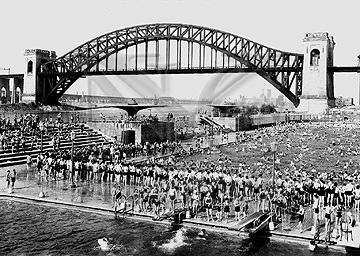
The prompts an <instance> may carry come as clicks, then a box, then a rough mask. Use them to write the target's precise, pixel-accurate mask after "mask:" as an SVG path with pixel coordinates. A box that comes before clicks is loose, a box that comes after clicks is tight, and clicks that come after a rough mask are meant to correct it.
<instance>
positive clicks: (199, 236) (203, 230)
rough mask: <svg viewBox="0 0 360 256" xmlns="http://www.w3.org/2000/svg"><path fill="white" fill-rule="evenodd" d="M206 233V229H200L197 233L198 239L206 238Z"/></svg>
mask: <svg viewBox="0 0 360 256" xmlns="http://www.w3.org/2000/svg"><path fill="white" fill-rule="evenodd" d="M207 236H208V235H207V234H206V230H205V229H202V230H201V231H200V232H199V234H198V239H203V240H206V238H207Z"/></svg>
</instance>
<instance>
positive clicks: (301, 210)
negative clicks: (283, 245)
mask: <svg viewBox="0 0 360 256" xmlns="http://www.w3.org/2000/svg"><path fill="white" fill-rule="evenodd" d="M297 214H298V215H299V225H298V226H299V229H300V233H302V232H303V222H304V216H305V210H304V206H303V205H302V204H300V208H299V211H298V212H297Z"/></svg>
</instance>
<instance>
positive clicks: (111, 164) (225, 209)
mask: <svg viewBox="0 0 360 256" xmlns="http://www.w3.org/2000/svg"><path fill="white" fill-rule="evenodd" d="M37 124H38V120H37V119H36V116H31V115H30V116H27V117H24V116H22V117H19V118H18V120H17V121H16V122H14V124H11V122H9V121H8V120H6V119H5V121H4V120H3V119H1V122H0V128H1V129H2V134H3V135H2V136H1V137H0V142H1V143H0V144H1V146H2V147H4V146H3V145H4V143H3V141H4V136H5V137H6V136H9V134H12V132H15V135H16V133H19V132H21V133H23V134H24V136H25V135H26V136H35V137H36V136H38V135H37V134H38V129H39V128H38V125H37ZM44 126H45V127H46V128H45V129H47V128H48V127H51V126H53V127H58V128H59V129H57V134H58V135H59V136H68V135H69V134H68V133H69V131H70V130H71V126H70V125H67V124H62V123H61V122H58V121H55V122H54V121H51V120H45V121H44ZM21 127H23V128H21ZM66 128H68V130H67V129H66ZM331 129H332V130H334V132H335V133H336V134H337V135H338V136H337V137H332V134H330V132H329V130H331ZM50 130H51V129H49V131H50ZM59 131H61V132H59ZM61 134H62V135H61ZM15 135H14V136H15ZM354 136H356V126H351V125H348V124H344V123H343V124H339V123H336V124H311V123H287V124H279V125H276V126H273V127H267V128H261V129H258V130H256V131H249V132H238V133H236V136H235V141H234V142H232V145H231V146H230V147H232V149H231V150H232V151H235V152H237V153H238V154H239V155H240V156H242V157H241V158H239V159H240V160H239V159H237V160H235V159H233V158H232V157H231V156H229V155H227V154H222V153H220V154H219V155H216V157H215V156H214V154H211V150H210V149H207V150H201V145H205V144H206V143H203V142H204V140H206V139H207V137H201V138H200V137H199V138H197V139H196V140H195V141H196V143H197V144H196V145H195V147H196V148H198V149H199V150H198V151H197V153H194V155H193V156H192V157H189V156H188V155H184V149H183V148H182V145H181V144H180V143H178V142H169V141H167V142H162V143H153V144H150V143H145V144H132V145H124V144H122V143H119V142H115V143H113V144H110V145H92V146H86V147H82V148H76V149H75V151H74V154H73V156H74V157H73V159H74V161H73V162H72V161H71V150H59V149H60V147H58V148H56V147H54V150H53V151H51V152H46V153H43V154H39V155H38V157H37V160H36V169H37V171H38V173H39V174H40V176H41V177H45V178H46V179H47V180H59V179H69V180H70V181H71V182H73V183H78V182H81V181H87V182H107V183H110V184H113V191H112V192H113V197H114V204H115V205H117V207H118V208H122V209H124V208H126V207H129V204H131V209H132V210H134V211H139V212H146V213H151V214H154V216H157V217H159V216H161V215H163V214H166V213H169V212H173V211H174V210H175V209H176V208H181V209H186V211H187V215H188V216H187V217H190V218H200V219H202V220H206V221H218V222H225V223H228V222H230V221H234V220H235V221H240V220H241V219H242V218H244V217H245V216H247V215H248V214H249V213H250V212H252V211H263V212H271V213H274V216H275V217H274V219H275V220H276V221H279V222H280V221H282V220H283V219H284V218H285V215H290V216H292V217H293V218H296V219H297V220H298V221H299V230H300V232H302V231H304V230H305V229H307V228H308V226H307V224H306V220H308V219H310V220H311V223H312V226H313V228H314V229H316V228H317V227H318V226H319V224H320V223H322V222H325V226H326V230H327V231H329V233H330V231H333V230H336V231H337V235H341V234H342V232H341V231H342V229H343V225H342V223H343V221H345V223H350V225H354V220H355V216H354V214H353V212H355V213H356V214H357V215H359V214H360V183H359V180H360V172H359V171H358V170H357V168H358V167H359V166H358V164H357V163H355V161H354V160H353V157H354V156H357V155H359V154H360V145H359V144H358V143H357V142H356V141H355V137H354ZM15 137H16V136H15ZM18 137H20V138H21V136H18ZM294 138H296V140H295V139H294ZM208 139H209V138H208ZM54 140H55V139H54ZM221 140H222V142H226V143H229V142H230V141H229V137H228V136H227V135H226V134H225V136H224V137H222V138H221ZM270 140H276V141H277V142H278V144H281V145H282V147H283V150H282V151H279V152H273V150H271V149H270V148H269V143H268V142H269V141H270ZM319 141H321V143H323V144H324V145H326V147H324V148H322V149H320V148H316V149H313V148H311V145H310V144H309V143H310V142H313V143H314V144H317V142H319ZM5 144H6V143H5ZM20 144H21V143H20ZM54 144H57V143H56V141H54ZM318 144H319V143H318ZM284 148H285V150H284ZM176 153H179V154H178V155H179V156H177V157H175V156H174V155H175V154H176ZM190 153H192V152H190ZM140 156H146V158H143V160H144V161H141V162H140V161H132V160H134V159H136V158H139V157H140ZM251 159H252V160H254V159H255V160H254V162H251V161H252V160H251ZM283 159H286V160H283ZM317 161H326V162H327V163H328V164H329V163H330V165H331V166H333V167H334V168H332V169H327V168H326V167H324V169H322V170H320V169H317V167H316V166H315V165H316V164H314V163H315V162H317ZM28 164H29V165H31V161H30V162H29V163H28ZM339 169H340V171H339ZM127 185H131V187H132V190H131V193H130V194H128V193H127V194H126V193H125V192H124V187H125V186H127ZM309 209H311V211H312V214H311V216H310V215H309V214H308V215H307V214H306V212H308V211H309ZM233 216H234V217H233ZM333 223H335V225H334V224H333Z"/></svg>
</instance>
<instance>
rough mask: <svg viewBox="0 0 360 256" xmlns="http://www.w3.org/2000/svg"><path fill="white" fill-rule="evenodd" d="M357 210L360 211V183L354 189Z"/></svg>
mask: <svg viewBox="0 0 360 256" xmlns="http://www.w3.org/2000/svg"><path fill="white" fill-rule="evenodd" d="M354 196H355V211H360V185H356V188H355V189H354Z"/></svg>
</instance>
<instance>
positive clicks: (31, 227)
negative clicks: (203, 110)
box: [0, 200, 344, 256]
mask: <svg viewBox="0 0 360 256" xmlns="http://www.w3.org/2000/svg"><path fill="white" fill-rule="evenodd" d="M198 232H199V230H195V229H188V230H185V229H181V230H178V231H171V230H169V229H168V228H167V227H165V226H161V225H153V224H151V223H144V222H135V221H132V220H123V221H121V220H115V219H113V218H112V217H110V216H108V217H107V216H103V215H97V214H91V213H85V212H78V211H74V210H67V209H61V208H52V207H45V206H41V205H37V204H26V203H19V202H14V201H9V200H0V255H9V256H11V255H24V256H25V255H144V256H145V255H194V256H195V255H196V256H201V255H206V256H212V255H216V256H219V255H226V256H231V255H237V256H238V255H240V256H241V255H253V256H265V255H273V256H287V255H296V256H301V255H330V256H335V255H344V253H343V252H340V251H329V250H325V249H323V250H320V251H318V252H316V253H311V252H309V251H308V249H307V246H306V245H304V244H296V243H283V242H275V241H273V240H272V241H270V240H261V241H253V240H250V239H244V238H241V237H238V236H234V235H225V234H220V233H211V232H209V234H208V237H207V239H206V240H203V239H199V238H198ZM102 237H108V238H109V240H110V243H111V244H112V245H113V246H114V250H113V251H111V252H104V251H102V250H101V249H100V248H98V242H97V241H98V239H100V238H102Z"/></svg>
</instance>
